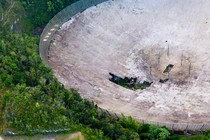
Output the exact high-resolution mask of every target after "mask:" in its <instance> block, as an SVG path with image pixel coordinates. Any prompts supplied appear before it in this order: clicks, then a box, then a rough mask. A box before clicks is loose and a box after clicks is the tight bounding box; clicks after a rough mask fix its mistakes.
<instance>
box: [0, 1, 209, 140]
mask: <svg viewBox="0 0 210 140" xmlns="http://www.w3.org/2000/svg"><path fill="white" fill-rule="evenodd" d="M72 2H74V1H68V0H57V1H53V0H52V1H51V0H42V1H38V0H17V1H10V0H3V1H1V2H0V11H1V13H3V18H1V19H2V20H1V22H0V29H1V30H0V53H1V54H0V89H1V90H0V94H1V95H0V96H1V98H0V110H1V113H0V130H1V134H2V135H35V134H49V133H72V132H78V131H80V132H81V133H82V135H83V136H84V137H85V139H87V140H88V139H90V140H111V139H113V140H115V139H118V140H139V139H151V140H152V139H160V140H164V139H182V140H183V139H208V138H210V136H209V133H208V132H206V133H205V135H196V136H194V137H192V138H183V137H181V136H175V135H173V132H170V131H169V130H167V129H166V128H163V127H157V126H155V125H148V124H140V123H139V122H137V121H136V120H134V119H133V118H132V117H122V118H120V119H119V118H116V117H114V116H111V115H109V114H108V113H107V112H104V111H101V110H100V109H99V108H98V107H97V105H95V104H93V102H90V101H88V100H86V99H83V98H81V96H80V94H79V93H78V91H77V90H75V89H65V88H64V86H63V85H62V84H61V83H60V82H58V80H57V79H56V78H55V77H54V76H53V71H52V69H51V68H49V67H46V66H45V65H44V64H43V62H42V60H41V58H40V57H39V52H38V47H39V44H38V43H39V36H38V35H37V34H35V35H34V33H36V32H37V31H39V30H40V29H43V27H44V26H45V25H46V23H47V22H48V21H49V20H50V19H51V18H52V17H53V15H55V14H56V13H57V12H59V11H60V10H61V9H63V8H64V7H66V6H67V5H69V4H71V3H72ZM18 19H19V20H18Z"/></svg>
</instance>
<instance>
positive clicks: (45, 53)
mask: <svg viewBox="0 0 210 140" xmlns="http://www.w3.org/2000/svg"><path fill="white" fill-rule="evenodd" d="M105 1H108V0H79V1H77V2H75V3H73V4H71V5H70V6H68V7H66V8H65V9H63V10H62V11H60V12H59V13H58V14H57V15H55V16H54V17H53V18H52V19H51V20H50V21H49V23H48V24H47V25H46V27H45V28H44V30H43V32H42V34H41V37H40V43H39V53H40V56H41V58H42V60H43V61H44V63H45V65H47V66H49V62H48V57H49V46H50V43H51V41H52V39H53V36H54V34H55V33H56V32H57V31H58V30H59V28H60V27H61V26H62V24H63V23H65V22H66V21H68V20H70V19H71V18H72V17H73V16H74V15H76V14H77V13H80V12H82V11H84V10H86V9H87V8H89V7H91V6H96V5H97V4H100V3H102V2H105ZM100 109H101V110H102V111H105V112H107V113H108V114H109V115H112V116H115V117H117V118H121V117H122V114H120V113H117V112H112V111H110V110H106V109H102V108H100ZM135 119H136V120H137V121H138V122H140V123H142V124H145V123H148V124H155V125H158V126H165V127H167V128H169V129H171V130H174V131H176V130H181V131H196V132H203V131H205V130H209V129H210V124H188V123H168V122H155V121H149V120H142V119H138V118H135Z"/></svg>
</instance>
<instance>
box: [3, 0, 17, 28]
mask: <svg viewBox="0 0 210 140" xmlns="http://www.w3.org/2000/svg"><path fill="white" fill-rule="evenodd" d="M14 5H15V1H14V0H11V5H10V6H9V9H8V10H7V13H6V15H7V16H6V20H5V22H4V23H3V26H5V25H6V24H7V22H8V21H9V14H10V11H11V9H12V8H13V7H14Z"/></svg>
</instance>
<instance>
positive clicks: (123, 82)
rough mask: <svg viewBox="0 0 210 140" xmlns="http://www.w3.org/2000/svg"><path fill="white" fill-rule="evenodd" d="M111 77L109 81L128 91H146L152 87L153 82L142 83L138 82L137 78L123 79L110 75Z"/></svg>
mask: <svg viewBox="0 0 210 140" xmlns="http://www.w3.org/2000/svg"><path fill="white" fill-rule="evenodd" d="M109 75H111V76H112V77H111V78H110V79H109V80H110V81H112V82H113V83H115V84H118V85H120V86H122V87H124V88H127V89H132V90H137V89H141V90H143V89H146V88H147V87H150V86H151V84H152V82H151V83H150V82H148V81H144V82H143V83H140V82H138V81H137V78H136V77H135V78H133V77H131V78H128V77H125V78H121V77H119V76H117V75H115V74H112V73H109Z"/></svg>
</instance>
